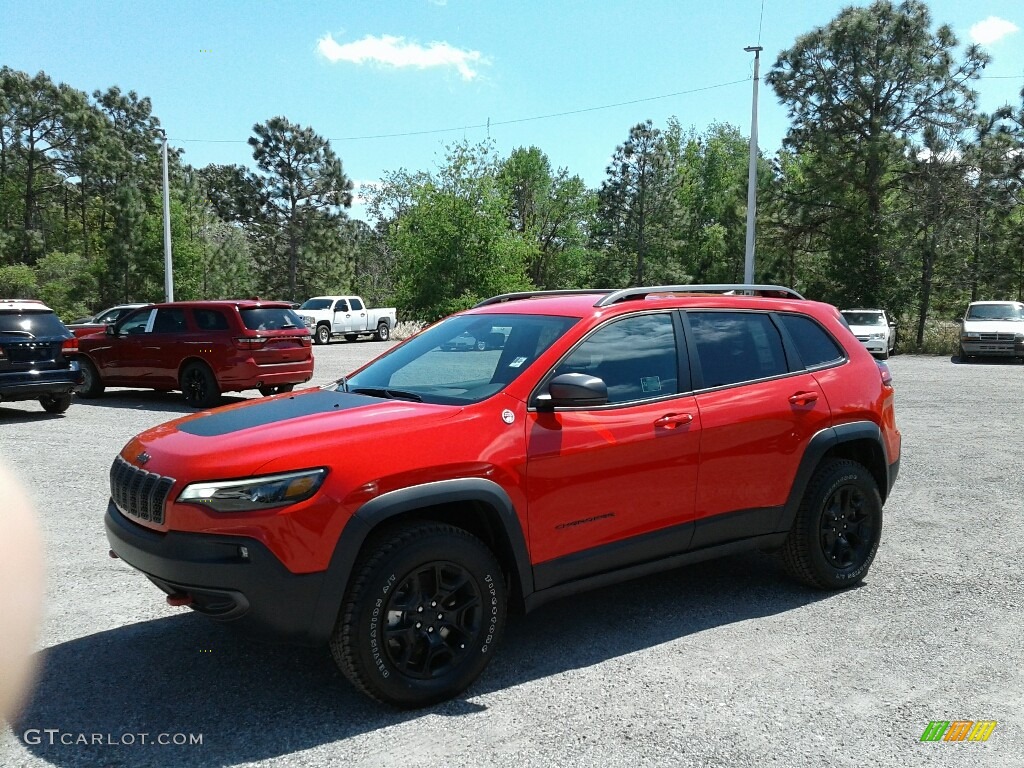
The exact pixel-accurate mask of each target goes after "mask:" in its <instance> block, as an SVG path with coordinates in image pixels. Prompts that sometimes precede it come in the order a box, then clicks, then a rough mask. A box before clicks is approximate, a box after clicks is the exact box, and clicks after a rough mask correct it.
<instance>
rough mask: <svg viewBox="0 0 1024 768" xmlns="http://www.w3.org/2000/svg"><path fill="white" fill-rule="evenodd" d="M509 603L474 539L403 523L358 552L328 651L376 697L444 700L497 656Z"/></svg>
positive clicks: (402, 701)
mask: <svg viewBox="0 0 1024 768" xmlns="http://www.w3.org/2000/svg"><path fill="white" fill-rule="evenodd" d="M506 599H507V598H506V592H505V581H504V576H503V574H502V572H501V568H500V566H499V565H498V562H497V560H496V559H495V558H494V555H493V554H492V553H491V551H490V550H489V549H488V548H487V547H486V546H485V545H484V544H483V542H481V541H480V540H479V539H477V538H476V537H475V536H473V535H472V534H470V533H468V532H466V531H464V530H462V529H460V528H455V527H453V526H450V525H445V524H442V523H430V522H427V523H414V524H405V525H401V526H398V527H396V528H393V529H391V530H390V531H389V532H387V533H386V534H385V535H383V536H380V537H377V538H376V539H374V540H371V542H370V543H368V544H367V546H366V547H365V548H364V550H363V553H362V554H361V555H360V558H359V560H358V562H357V563H356V565H355V568H354V569H353V572H352V577H351V579H350V581H349V587H348V590H347V592H346V594H345V598H344V601H343V603H342V606H341V612H340V614H339V616H338V623H337V626H336V627H335V629H334V633H333V635H332V637H331V654H332V655H333V656H334V660H335V662H336V663H337V664H338V667H339V668H340V669H341V671H342V672H343V673H344V674H345V676H346V677H347V678H348V679H349V680H350V681H351V682H352V684H353V685H354V686H355V687H356V688H358V689H359V690H361V691H362V692H363V693H365V694H367V695H368V696H371V697H372V698H374V699H377V700H378V701H382V702H384V703H386V704H392V705H394V706H396V707H403V708H414V707H425V706H428V705H430V704H435V703H437V702H439V701H445V700H446V699H450V698H452V697H453V696H456V695H458V694H459V693H461V692H462V691H463V690H465V689H466V688H467V687H468V686H469V685H470V684H471V683H472V682H473V681H474V680H476V678H477V677H478V676H479V675H480V673H481V672H482V671H483V669H484V667H486V666H487V663H488V662H489V661H490V659H491V656H493V655H494V650H495V647H496V646H497V643H498V639H499V638H500V636H501V632H502V630H503V629H504V625H505V617H506V612H505V603H506Z"/></svg>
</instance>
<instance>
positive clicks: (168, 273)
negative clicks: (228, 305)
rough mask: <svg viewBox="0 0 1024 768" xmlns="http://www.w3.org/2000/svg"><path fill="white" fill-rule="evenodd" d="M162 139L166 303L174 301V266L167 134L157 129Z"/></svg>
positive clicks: (161, 129)
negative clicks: (172, 259) (172, 258)
mask: <svg viewBox="0 0 1024 768" xmlns="http://www.w3.org/2000/svg"><path fill="white" fill-rule="evenodd" d="M157 130H158V131H160V135H161V136H162V137H163V140H164V143H163V152H162V154H163V163H164V294H165V295H166V296H167V299H166V300H167V301H174V264H173V262H172V261H171V197H170V191H169V189H170V185H169V184H168V181H167V132H166V131H165V130H164V129H163V128H158V129H157Z"/></svg>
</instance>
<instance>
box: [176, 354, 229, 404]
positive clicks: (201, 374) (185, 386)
mask: <svg viewBox="0 0 1024 768" xmlns="http://www.w3.org/2000/svg"><path fill="white" fill-rule="evenodd" d="M181 392H182V394H184V395H185V402H186V403H188V404H189V405H191V406H192V407H193V408H212V407H213V406H215V405H216V404H217V402H218V401H219V400H220V387H218V386H217V379H216V377H215V376H214V375H213V371H211V370H210V369H209V368H208V367H207V366H205V365H203V364H202V363H189V364H188V365H186V366H185V369H184V370H183V371H182V372H181Z"/></svg>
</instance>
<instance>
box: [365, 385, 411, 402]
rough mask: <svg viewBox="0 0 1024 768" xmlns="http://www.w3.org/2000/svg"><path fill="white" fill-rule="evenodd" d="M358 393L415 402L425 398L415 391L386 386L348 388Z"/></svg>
mask: <svg viewBox="0 0 1024 768" xmlns="http://www.w3.org/2000/svg"><path fill="white" fill-rule="evenodd" d="M347 391H349V392H353V393H355V394H357V395H370V396H371V397H386V398H389V399H391V400H411V401H412V402H414V403H422V402H423V398H422V397H420V396H419V395H417V394H416V393H415V392H406V391H405V390H403V389H388V388H386V387H356V388H355V389H351V390H347Z"/></svg>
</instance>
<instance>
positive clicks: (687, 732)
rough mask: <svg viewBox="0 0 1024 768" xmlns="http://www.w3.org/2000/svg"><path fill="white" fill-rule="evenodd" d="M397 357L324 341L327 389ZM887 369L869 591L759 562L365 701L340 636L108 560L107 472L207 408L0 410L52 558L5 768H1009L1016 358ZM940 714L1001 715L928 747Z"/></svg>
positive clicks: (1014, 656) (563, 619) (1022, 486)
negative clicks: (219, 616) (212, 618)
mask: <svg viewBox="0 0 1024 768" xmlns="http://www.w3.org/2000/svg"><path fill="white" fill-rule="evenodd" d="M387 346H389V345H385V344H380V343H374V342H360V343H354V344H345V343H338V344H332V345H331V346H329V347H316V348H315V354H316V370H317V374H316V377H315V379H314V382H313V383H314V384H320V383H325V382H327V381H329V380H331V379H333V378H336V377H337V376H339V375H341V374H344V373H348V372H349V371H351V370H352V369H354V368H355V367H356V366H357V365H358V364H359V363H360V362H362V361H363V360H366V359H368V358H369V357H370V356H372V355H373V354H376V353H379V352H381V351H383V350H384V349H385V348H387ZM890 366H891V368H892V371H893V374H894V377H895V383H896V386H897V419H898V423H899V425H900V428H901V429H902V431H903V451H904V452H903V462H902V467H901V473H900V478H899V481H898V482H897V485H896V488H895V490H894V492H893V495H892V497H891V498H890V500H889V502H888V503H887V505H886V508H885V515H886V518H885V529H884V532H883V535H882V546H881V549H880V550H879V554H878V557H877V559H876V561H875V564H874V566H873V568H872V570H871V573H870V574H869V576H868V578H867V580H866V581H865V583H864V584H863V586H861V587H860V588H857V589H853V590H851V591H848V592H843V593H838V594H824V593H816V592H811V591H808V590H807V589H805V588H803V587H801V586H799V585H796V584H794V583H793V582H791V581H789V580H788V579H787V578H786V576H785V575H784V573H783V571H782V569H781V567H780V565H779V564H778V563H777V562H776V561H775V560H774V559H773V558H772V557H769V556H766V555H761V554H748V555H741V556H734V557H730V558H727V559H724V560H719V561H715V562H710V563H705V564H699V565H694V566H691V567H688V568H683V569H680V570H677V571H673V572H669V573H667V574H662V575H660V576H656V577H651V578H645V579H641V580H637V581H632V582H629V583H626V584H621V585H618V586H615V587H611V588H607V589H603V590H600V591H596V592H591V593H588V594H585V595H582V596H579V597H575V598H569V599H565V600H562V601H559V602H556V603H553V604H549V605H547V606H545V607H543V608H541V609H540V610H538V611H537V612H535V613H532V614H530V615H529V616H526V617H514V618H513V619H512V621H511V622H510V625H509V629H508V631H507V634H506V636H505V639H504V641H503V645H502V648H501V652H500V653H499V654H498V655H497V656H496V658H495V660H494V661H493V662H492V663H491V665H490V667H488V669H487V670H486V671H485V673H484V675H483V676H482V677H481V679H480V680H479V681H478V682H477V684H476V685H474V686H473V687H472V688H471V689H470V690H469V691H468V692H467V694H466V695H465V696H464V697H463V698H462V699H461V700H458V701H455V702H449V703H447V704H444V705H440V706H436V707H433V708H430V709H427V710H424V711H419V712H396V711H394V710H391V709H389V708H386V707H383V706H378V705H375V704H373V703H371V702H369V701H368V700H367V699H365V698H364V697H363V696H361V695H360V694H358V693H356V692H355V690H353V689H352V688H351V687H350V686H349V685H348V683H347V682H346V681H345V680H344V678H343V677H342V676H341V675H340V673H339V672H337V671H336V669H335V667H334V665H333V662H332V661H331V659H330V655H329V653H328V652H327V651H326V649H324V650H318V649H302V648H298V649H296V648H290V647H280V646H271V645H262V644H258V643H255V642H253V641H250V640H248V639H246V638H244V637H239V636H237V635H235V634H234V633H232V632H229V631H227V630H225V629H223V628H221V627H219V626H217V625H214V624H212V623H210V622H208V621H206V620H205V619H203V618H202V617H199V616H197V615H194V614H192V613H191V612H189V611H188V610H187V609H182V608H170V607H168V606H167V605H166V603H165V602H164V600H163V596H162V593H160V592H159V591H158V590H157V589H156V588H155V587H153V586H152V585H150V584H149V583H148V582H147V581H146V580H145V579H144V578H143V577H142V576H140V575H139V574H137V573H136V572H134V571H132V570H131V569H130V568H129V567H128V566H126V565H125V564H124V563H121V562H119V561H115V560H111V559H109V558H108V556H107V543H106V538H105V536H104V533H103V522H102V518H103V513H104V510H105V507H106V499H107V493H108V488H107V472H108V469H109V467H110V463H111V461H112V460H113V457H114V455H115V454H116V453H117V452H118V451H119V450H120V448H121V446H122V445H123V444H124V443H125V442H126V441H127V440H128V439H129V438H130V437H131V436H133V435H134V434H136V433H137V432H140V431H142V430H143V429H145V428H147V427H150V426H152V425H155V424H158V423H160V422H163V421H166V420H168V419H170V418H174V417H176V416H177V415H178V414H183V413H188V412H191V409H189V408H187V407H186V406H185V405H184V403H183V401H182V400H181V398H180V395H178V394H174V393H172V394H164V395H161V394H157V393H153V392H144V391H132V390H110V391H108V393H107V394H106V395H105V396H104V397H102V398H101V399H98V400H92V401H83V400H78V401H76V402H75V403H74V404H73V405H72V407H71V409H70V410H69V411H68V413H67V414H66V415H64V416H50V415H48V414H45V413H44V412H43V411H42V409H41V408H40V407H39V406H38V404H37V403H9V404H3V405H0V435H2V443H0V453H2V458H3V460H4V461H5V462H6V463H7V464H8V465H9V466H10V467H12V468H13V470H14V472H15V473H16V474H17V475H18V476H19V477H20V478H21V479H22V480H23V481H24V483H25V484H26V486H27V487H28V489H29V490H30V492H31V494H32V496H33V498H34V500H35V502H36V505H37V510H38V514H39V520H40V525H41V527H42V529H43V532H44V535H45V538H46V542H47V550H46V555H47V561H48V600H47V605H46V616H45V622H44V625H43V627H42V631H41V635H40V638H39V648H40V649H41V650H40V655H41V660H42V669H41V673H40V676H39V679H38V682H37V686H36V688H35V692H34V694H33V696H32V698H31V701H30V703H29V705H28V707H27V709H26V711H25V712H24V714H23V716H22V717H21V719H20V720H19V722H18V723H16V724H15V725H13V726H12V727H11V728H10V730H8V731H6V732H2V729H0V765H3V766H39V765H51V764H52V765H58V766H79V765H97V766H110V765H125V766H135V765H154V766H167V765H194V766H225V765H232V766H233V765H275V766H276V765H283V766H320V765H322V766H328V765H344V766H424V767H426V766H430V767H431V768H436V766H446V768H447V767H448V766H473V768H477V767H478V766H513V765H514V766H516V767H517V768H525V767H526V766H551V765H558V766H560V767H561V768H568V767H569V766H595V765H600V766H602V767H609V766H636V765H643V766H648V765H650V766H718V765H722V766H785V767H788V766H933V765H934V766H947V765H962V766H1019V765H1021V764H1022V760H1024V758H1022V757H1021V755H1022V754H1024V707H1022V704H1024V674H1022V672H1021V662H1022V659H1024V653H1022V651H1024V641H1022V639H1021V633H1022V627H1024V589H1022V587H1021V581H1022V580H1021V555H1022V551H1024V547H1022V542H1024V397H1022V393H1024V365H1020V364H1013V363H1005V362H1000V361H986V362H979V363H974V364H972V365H960V364H957V363H955V362H954V361H952V360H950V359H949V358H934V357H916V356H899V357H896V358H893V359H891V360H890ZM244 396H245V397H248V396H256V397H258V396H257V395H255V393H251V394H250V393H246V395H244ZM228 399H229V400H234V399H239V398H236V397H231V398H228ZM0 514H3V513H2V511H0ZM0 588H4V589H7V588H9V586H7V585H3V586H2V587H0ZM0 621H2V619H0ZM931 720H951V721H952V720H995V721H998V725H997V727H996V728H995V730H994V731H993V733H992V735H991V737H990V738H989V740H988V741H987V742H984V743H967V742H961V743H944V742H938V743H922V742H920V737H921V734H922V732H923V731H924V729H925V727H926V726H927V725H928V723H929V721H931ZM46 729H50V732H49V733H48V732H47V730H46ZM141 734H147V735H146V737H145V738H144V739H143V738H142V737H141ZM97 736H98V737H99V739H97ZM197 736H198V738H199V739H201V742H202V743H201V744H197V743H194V742H195V741H196V737H197ZM83 737H84V738H83ZM161 737H162V740H163V741H168V742H171V743H170V744H160V743H156V742H157V741H158V740H160V739H161ZM83 741H84V743H83ZM143 741H145V742H146V743H143ZM182 741H184V742H185V743H181V742H182ZM62 742H64V743H62ZM67 742H71V743H67ZM97 742H100V743H97ZM190 742H191V743H190Z"/></svg>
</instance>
